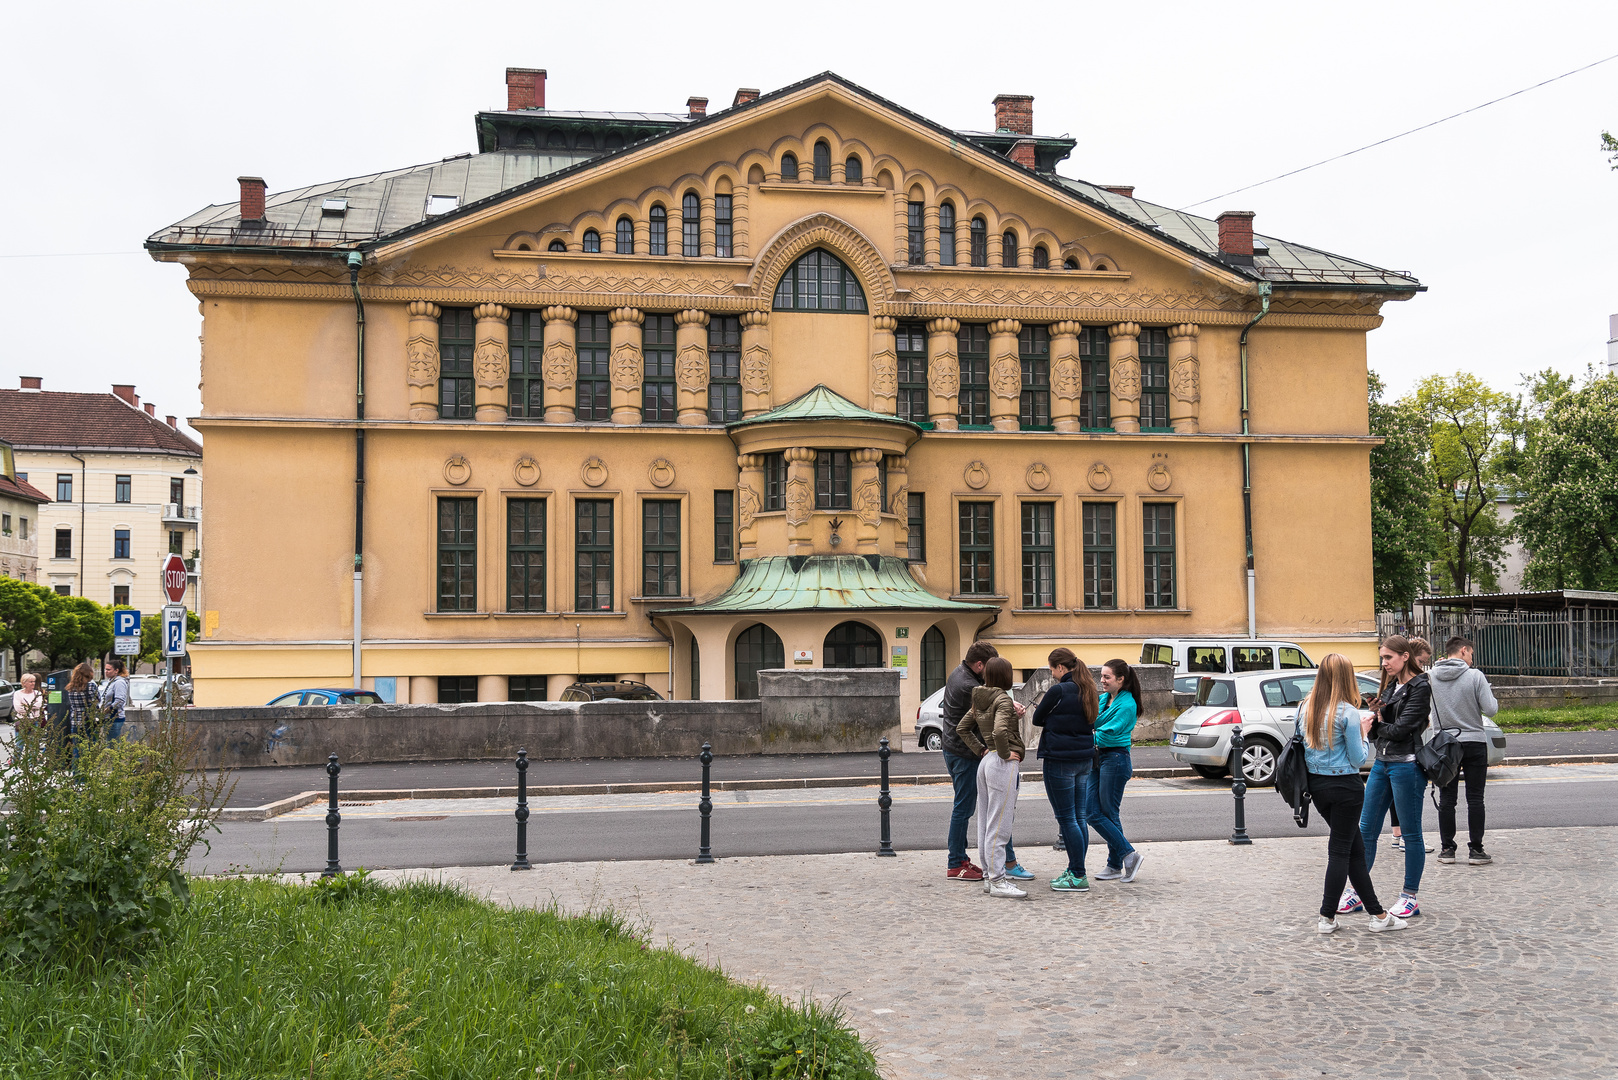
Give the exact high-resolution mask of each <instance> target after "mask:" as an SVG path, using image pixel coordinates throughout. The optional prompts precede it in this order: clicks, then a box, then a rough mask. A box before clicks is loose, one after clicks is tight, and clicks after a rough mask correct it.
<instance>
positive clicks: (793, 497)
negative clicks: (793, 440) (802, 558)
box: [781, 446, 815, 555]
mask: <svg viewBox="0 0 1618 1080" xmlns="http://www.w3.org/2000/svg"><path fill="white" fill-rule="evenodd" d="M781 456H782V457H784V458H786V463H787V489H786V504H787V554H788V555H812V554H813V553H814V549H815V544H814V530H813V529H812V528H811V526H810V518H809V515H810V511H812V510H814V508H815V452H814V451H813V450H811V449H809V448H808V447H807V446H792V447H788V448H787V449H786V450H785V451H783V452H782V455H781Z"/></svg>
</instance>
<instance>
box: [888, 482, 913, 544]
mask: <svg viewBox="0 0 1618 1080" xmlns="http://www.w3.org/2000/svg"><path fill="white" fill-rule="evenodd" d="M887 469H888V513H890V514H892V515H893V516H894V517H895V518H897V519H898V521H897V528H895V529H894V533H893V538H894V552H893V554H894V555H896V556H897V557H899V558H901V559H903V558H905V556H906V555H908V554H909V549H910V459H909V458H906V457H890V458H888V464H887Z"/></svg>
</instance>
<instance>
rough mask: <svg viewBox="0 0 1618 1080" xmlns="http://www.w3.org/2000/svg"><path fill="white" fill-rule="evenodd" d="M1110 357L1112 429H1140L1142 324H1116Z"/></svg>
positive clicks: (1110, 347) (1112, 333) (1112, 329)
mask: <svg viewBox="0 0 1618 1080" xmlns="http://www.w3.org/2000/svg"><path fill="white" fill-rule="evenodd" d="M1108 332H1109V333H1110V334H1111V335H1112V337H1111V341H1110V344H1109V348H1108V358H1109V361H1110V366H1111V368H1112V377H1111V379H1110V380H1109V381H1110V384H1111V387H1112V429H1113V430H1114V431H1139V430H1140V323H1132V322H1125V323H1114V324H1113V326H1112V328H1111V330H1109V331H1108Z"/></svg>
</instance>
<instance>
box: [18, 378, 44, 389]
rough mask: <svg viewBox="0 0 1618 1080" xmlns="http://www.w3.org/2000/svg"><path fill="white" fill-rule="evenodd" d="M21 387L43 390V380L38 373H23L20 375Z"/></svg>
mask: <svg viewBox="0 0 1618 1080" xmlns="http://www.w3.org/2000/svg"><path fill="white" fill-rule="evenodd" d="M22 388H23V389H24V390H43V389H45V380H44V379H42V378H40V377H39V376H38V375H24V376H23V377H22Z"/></svg>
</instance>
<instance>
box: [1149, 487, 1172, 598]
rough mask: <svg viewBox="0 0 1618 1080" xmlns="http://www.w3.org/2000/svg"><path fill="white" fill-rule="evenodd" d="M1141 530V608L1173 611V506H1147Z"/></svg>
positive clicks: (1150, 504) (1163, 504)
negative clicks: (1143, 578) (1143, 562)
mask: <svg viewBox="0 0 1618 1080" xmlns="http://www.w3.org/2000/svg"><path fill="white" fill-rule="evenodd" d="M1143 518H1144V526H1143V528H1142V529H1141V536H1142V540H1143V546H1144V548H1145V553H1146V575H1145V576H1146V596H1145V602H1144V604H1143V605H1142V606H1144V607H1147V608H1157V609H1166V608H1173V607H1174V601H1175V587H1174V586H1175V565H1174V504H1173V503H1147V504H1145V508H1144V514H1143Z"/></svg>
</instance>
